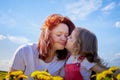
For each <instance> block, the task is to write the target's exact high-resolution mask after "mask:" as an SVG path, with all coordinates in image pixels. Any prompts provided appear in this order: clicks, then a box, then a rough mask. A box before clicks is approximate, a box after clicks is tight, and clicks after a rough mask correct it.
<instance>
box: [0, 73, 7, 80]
mask: <svg viewBox="0 0 120 80" xmlns="http://www.w3.org/2000/svg"><path fill="white" fill-rule="evenodd" d="M6 74H7V72H6V71H0V80H3V79H4V77H5V75H6Z"/></svg>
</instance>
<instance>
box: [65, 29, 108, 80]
mask: <svg viewBox="0 0 120 80" xmlns="http://www.w3.org/2000/svg"><path fill="white" fill-rule="evenodd" d="M66 48H67V49H68V51H69V53H70V55H71V56H70V57H69V58H68V60H67V61H66V65H65V80H90V76H91V72H92V71H94V72H102V71H104V70H106V69H107V68H106V67H105V66H103V64H102V63H101V60H100V58H99V56H98V53H97V52H98V51H97V50H98V46H97V38H96V36H95V34H94V33H92V32H90V31H89V30H87V29H85V28H76V29H74V31H73V32H72V34H71V35H70V36H69V37H68V41H67V44H66Z"/></svg>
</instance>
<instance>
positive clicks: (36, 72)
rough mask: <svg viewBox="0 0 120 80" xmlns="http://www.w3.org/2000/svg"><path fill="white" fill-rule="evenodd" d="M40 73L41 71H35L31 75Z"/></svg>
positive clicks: (34, 75)
mask: <svg viewBox="0 0 120 80" xmlns="http://www.w3.org/2000/svg"><path fill="white" fill-rule="evenodd" d="M38 74H40V71H34V72H32V74H31V77H36V75H38Z"/></svg>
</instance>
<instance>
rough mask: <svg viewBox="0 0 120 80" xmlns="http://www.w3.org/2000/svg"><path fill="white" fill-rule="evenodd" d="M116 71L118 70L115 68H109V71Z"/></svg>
mask: <svg viewBox="0 0 120 80" xmlns="http://www.w3.org/2000/svg"><path fill="white" fill-rule="evenodd" d="M117 69H119V68H118V67H117V66H112V67H111V68H109V70H110V71H116V70H117Z"/></svg>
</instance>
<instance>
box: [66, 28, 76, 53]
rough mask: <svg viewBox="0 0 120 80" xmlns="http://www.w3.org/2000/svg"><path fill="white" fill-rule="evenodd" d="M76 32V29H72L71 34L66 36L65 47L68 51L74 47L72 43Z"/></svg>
mask: <svg viewBox="0 0 120 80" xmlns="http://www.w3.org/2000/svg"><path fill="white" fill-rule="evenodd" d="M76 33H77V31H75V30H74V31H73V32H72V33H71V35H70V36H68V39H67V44H66V46H65V48H66V49H67V50H68V51H70V52H71V51H73V49H74V48H75V45H74V43H75V41H76Z"/></svg>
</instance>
